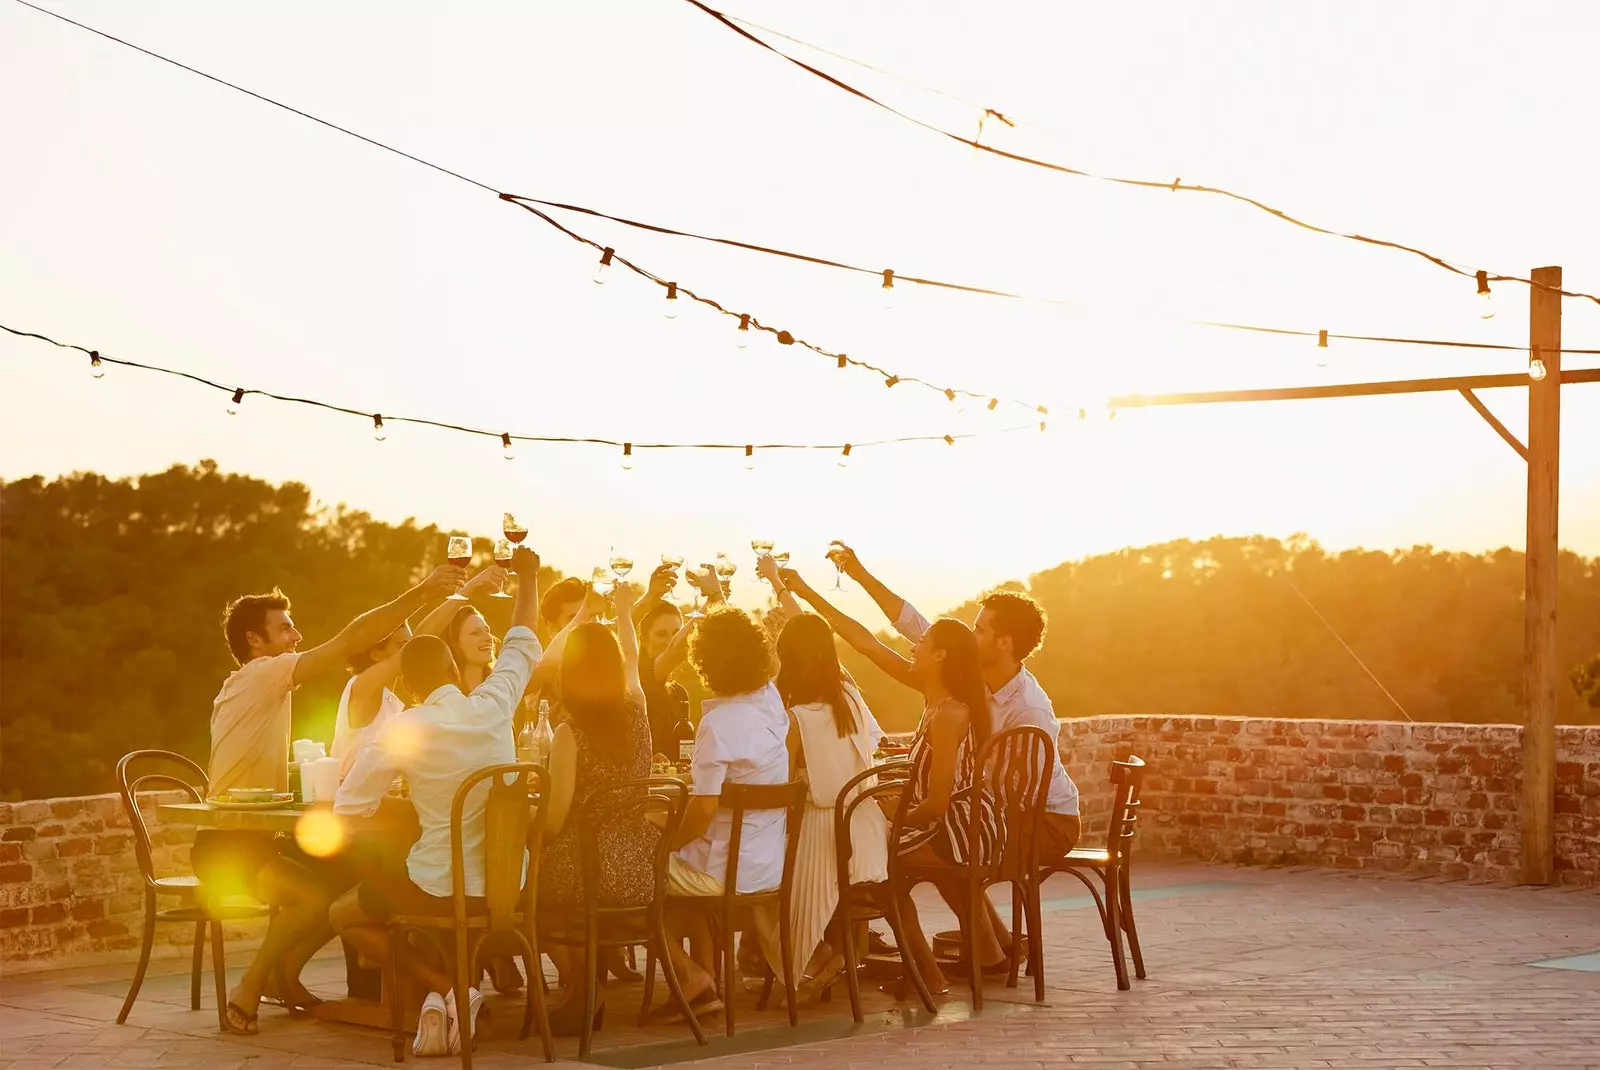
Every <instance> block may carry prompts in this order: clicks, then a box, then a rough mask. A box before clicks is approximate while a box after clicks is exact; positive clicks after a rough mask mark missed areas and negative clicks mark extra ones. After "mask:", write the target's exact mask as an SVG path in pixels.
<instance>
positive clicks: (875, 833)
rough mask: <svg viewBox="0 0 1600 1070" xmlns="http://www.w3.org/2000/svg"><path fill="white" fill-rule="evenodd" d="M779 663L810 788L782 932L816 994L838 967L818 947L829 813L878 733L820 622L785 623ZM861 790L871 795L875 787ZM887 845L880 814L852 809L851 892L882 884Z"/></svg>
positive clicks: (824, 911) (834, 872) (805, 618)
mask: <svg viewBox="0 0 1600 1070" xmlns="http://www.w3.org/2000/svg"><path fill="white" fill-rule="evenodd" d="M778 660H779V665H780V667H779V669H778V678H777V681H776V683H777V687H778V694H780V695H782V696H783V704H784V705H785V706H786V707H788V709H789V716H790V717H791V718H792V719H793V723H794V729H795V730H796V731H797V732H798V733H799V743H800V747H799V758H800V764H801V765H802V766H803V767H804V768H805V770H806V779H807V780H808V781H809V783H810V793H809V795H808V797H807V799H806V810H805V815H804V818H803V819H802V822H801V826H800V845H799V848H798V853H797V855H796V857H795V871H794V886H793V888H794V890H793V898H792V899H791V901H790V921H789V931H790V934H791V937H792V938H793V940H794V961H795V962H796V963H798V964H799V965H800V966H801V969H802V972H803V973H805V974H807V975H808V980H809V981H810V982H811V987H812V988H816V987H819V986H820V985H822V984H825V983H826V982H827V981H828V980H830V979H831V978H832V977H833V975H835V974H837V973H838V971H839V969H840V968H841V967H842V966H843V959H842V957H841V956H840V955H839V953H838V951H837V950H836V949H837V947H839V946H842V945H840V944H838V942H837V941H838V938H837V936H835V937H834V939H833V942H832V943H831V944H830V943H829V942H826V941H824V940H823V935H824V933H825V931H827V930H828V927H829V925H830V923H831V922H833V920H834V918H833V916H834V912H835V910H836V909H837V908H838V905H839V876H838V874H839V860H838V855H837V853H836V845H835V841H834V828H835V808H836V807H837V806H840V805H843V804H845V803H847V802H848V801H849V800H847V799H843V798H841V797H840V791H841V790H842V789H843V788H844V785H845V784H846V783H847V782H848V781H849V780H850V779H851V778H852V777H855V776H858V775H859V774H861V773H864V772H866V771H867V770H869V769H871V768H872V765H873V761H872V753H873V751H875V750H877V748H878V742H879V741H880V740H881V739H882V738H883V729H881V728H879V727H878V722H877V720H876V719H875V718H874V717H873V716H872V711H871V710H870V709H868V708H867V704H866V702H865V701H863V700H862V698H861V693H860V692H859V691H857V690H856V688H855V685H854V684H852V683H849V682H848V681H846V680H845V679H844V677H843V671H842V669H841V668H840V666H839V652H838V650H837V648H836V647H835V646H834V637H833V629H832V628H830V627H828V623H827V622H826V621H825V620H823V619H822V618H821V617H817V616H814V615H812V614H809V613H807V614H803V615H800V616H796V617H792V618H791V619H790V620H789V622H788V624H786V625H785V626H784V629H783V631H782V633H781V634H780V635H779V636H778ZM864 786H865V787H869V788H870V787H872V786H874V781H872V780H867V781H865V782H864ZM888 839H889V830H888V824H887V822H886V821H885V820H884V815H883V811H882V810H881V809H880V808H879V807H878V806H876V805H873V804H871V803H866V804H863V805H861V806H858V807H857V808H856V810H855V813H854V814H852V815H851V818H850V882H851V883H852V884H873V883H882V882H883V881H886V880H888V879H889V858H888ZM863 943H864V941H863ZM807 964H811V965H812V966H814V967H815V968H814V969H808V968H807Z"/></svg>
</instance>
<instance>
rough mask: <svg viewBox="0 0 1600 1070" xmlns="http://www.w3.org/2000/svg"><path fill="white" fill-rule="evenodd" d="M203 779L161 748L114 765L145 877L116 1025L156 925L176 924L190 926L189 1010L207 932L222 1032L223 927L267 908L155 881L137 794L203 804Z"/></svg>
mask: <svg viewBox="0 0 1600 1070" xmlns="http://www.w3.org/2000/svg"><path fill="white" fill-rule="evenodd" d="M162 767H167V768H172V767H176V768H177V769H179V770H181V771H182V774H186V775H180V774H177V773H140V772H139V771H140V770H143V769H151V768H162ZM207 787H208V781H207V778H206V774H205V771H204V770H203V769H201V768H200V767H199V766H198V765H196V764H195V763H194V762H191V761H190V760H189V759H187V758H185V757H184V756H183V755H181V754H174V753H173V752H172V751H165V750H136V751H133V752H131V753H129V754H125V755H123V756H122V760H121V761H119V762H117V794H119V795H120V796H122V808H123V809H124V810H126V811H127V813H128V826H129V828H131V829H132V830H133V853H134V855H135V857H136V858H137V859H138V860H139V875H140V876H141V877H142V878H143V879H144V933H143V936H142V938H141V942H140V945H139V965H138V967H137V968H136V969H135V970H134V971H133V984H132V985H131V986H129V988H128V997H127V998H126V999H124V1000H123V1001H122V1010H121V1011H119V1012H118V1013H117V1024H118V1025H122V1024H124V1023H126V1022H127V1020H128V1014H129V1013H130V1012H131V1011H132V1010H133V1001H134V1000H135V999H137V998H138V996H139V987H140V986H141V985H143V984H144V975H145V971H146V970H147V969H148V968H149V966H150V951H151V949H152V947H153V946H154V945H155V938H156V923H157V922H162V923H168V922H173V923H178V924H183V925H193V926H194V960H193V965H192V967H191V969H190V974H189V1009H190V1010H194V1011H197V1010H199V1009H200V977H201V974H202V968H203V966H204V964H205V947H206V928H207V926H210V929H211V972H212V974H213V975H214V977H215V978H216V985H217V1022H218V1024H219V1025H221V1027H222V1028H223V1030H224V1031H226V1030H227V1027H228V1025H227V1014H228V1011H227V1008H228V967H227V961H226V956H225V954H224V952H223V937H222V923H223V921H225V920H226V921H234V920H239V919H243V918H260V917H265V916H266V915H267V914H268V913H269V908H268V907H266V906H263V905H260V904H254V903H251V904H243V905H234V904H231V903H225V902H222V901H219V900H217V899H215V898H213V897H209V896H207V895H206V894H205V893H206V889H205V888H204V887H203V886H202V885H201V883H200V880H199V878H198V877H158V876H156V873H155V859H154V855H153V853H152V852H151V850H150V829H149V828H148V827H147V826H146V825H145V823H144V812H143V811H141V810H140V809H139V793H140V792H141V791H156V790H160V789H167V790H172V789H176V790H178V791H182V792H186V793H187V794H188V796H189V801H190V802H203V801H205V797H206V793H207ZM161 897H166V898H168V899H176V900H177V905H176V906H171V907H167V908H164V909H163V908H161V906H160V904H159V902H158V900H159V899H160V898H161Z"/></svg>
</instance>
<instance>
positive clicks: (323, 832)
mask: <svg viewBox="0 0 1600 1070" xmlns="http://www.w3.org/2000/svg"><path fill="white" fill-rule="evenodd" d="M349 840H350V833H349V831H348V830H347V829H346V828H345V827H344V819H343V818H341V817H340V816H339V815H338V814H336V813H334V812H333V811H332V810H309V811H307V812H306V813H305V814H304V815H302V816H301V818H300V820H299V821H298V822H297V823H296V824H295V827H294V842H295V843H298V844H299V845H300V849H301V850H302V851H304V852H305V853H306V854H308V855H310V856H311V857H312V858H330V857H332V856H333V855H336V854H338V853H339V852H340V851H342V850H344V845H345V844H346V843H348V842H349Z"/></svg>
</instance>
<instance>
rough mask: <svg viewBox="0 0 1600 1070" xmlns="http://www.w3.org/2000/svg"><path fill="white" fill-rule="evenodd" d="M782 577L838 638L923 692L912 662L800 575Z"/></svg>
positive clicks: (788, 573)
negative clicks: (842, 610)
mask: <svg viewBox="0 0 1600 1070" xmlns="http://www.w3.org/2000/svg"><path fill="white" fill-rule="evenodd" d="M781 575H782V577H783V585H784V586H785V587H787V588H788V589H789V590H791V591H793V592H794V593H795V594H796V595H798V596H799V597H800V598H802V599H804V600H805V601H806V602H809V603H810V604H811V608H812V609H814V610H816V611H817V613H818V614H819V615H821V617H822V619H823V620H825V621H827V622H828V623H829V624H830V625H831V626H832V627H833V630H834V632H836V633H837V634H838V636H839V638H841V639H843V640H844V641H845V642H847V643H849V644H850V645H851V646H852V647H854V648H855V649H856V650H858V651H859V652H860V653H862V654H863V655H865V656H866V657H867V659H868V660H870V661H871V662H872V663H873V664H874V665H876V666H877V667H878V668H880V669H882V670H883V671H884V672H886V673H888V674H889V675H890V676H891V677H893V678H894V679H895V680H897V681H899V682H900V683H902V684H905V685H906V686H907V687H909V688H913V689H915V690H918V691H920V690H921V687H920V686H919V685H918V683H917V680H916V677H915V676H913V675H912V672H911V662H910V661H909V660H908V659H907V658H906V657H905V656H904V655H902V654H901V653H900V652H899V651H897V650H894V649H892V648H890V647H888V646H886V645H884V643H883V642H882V641H881V640H880V639H879V638H878V637H877V636H875V635H873V634H872V633H871V632H869V631H868V630H867V629H866V626H865V625H863V624H861V623H859V622H858V621H856V620H854V619H852V618H850V617H847V616H845V615H844V614H843V613H841V612H840V611H839V610H837V609H835V608H834V607H833V606H832V605H831V604H830V603H829V602H828V600H827V599H826V598H823V597H822V596H821V595H820V594H818V593H817V592H816V591H815V590H814V589H813V588H812V587H811V585H810V584H808V583H807V582H806V581H805V580H803V579H801V578H800V574H799V573H798V572H796V571H794V570H793V569H784V570H783V572H782V573H781Z"/></svg>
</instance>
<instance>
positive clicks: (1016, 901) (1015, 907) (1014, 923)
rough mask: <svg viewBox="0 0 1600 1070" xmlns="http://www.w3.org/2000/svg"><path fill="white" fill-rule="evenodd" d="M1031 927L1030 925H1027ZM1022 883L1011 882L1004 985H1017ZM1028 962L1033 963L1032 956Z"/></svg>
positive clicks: (1009, 986) (1020, 941)
mask: <svg viewBox="0 0 1600 1070" xmlns="http://www.w3.org/2000/svg"><path fill="white" fill-rule="evenodd" d="M1029 928H1030V929H1031V928H1032V926H1029ZM1022 933H1023V920H1022V885H1021V884H1020V883H1019V882H1017V881H1012V882H1011V950H1010V951H1009V952H1007V953H1006V958H1007V959H1009V960H1010V966H1009V968H1008V969H1007V970H1006V987H1007V988H1016V987H1017V974H1018V972H1019V971H1020V970H1021V966H1022V958H1021V956H1020V955H1018V954H1017V952H1018V950H1019V947H1020V945H1021V943H1022ZM1028 964H1029V965H1030V966H1031V965H1032V964H1033V956H1032V955H1031V954H1030V955H1029V956H1028Z"/></svg>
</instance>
